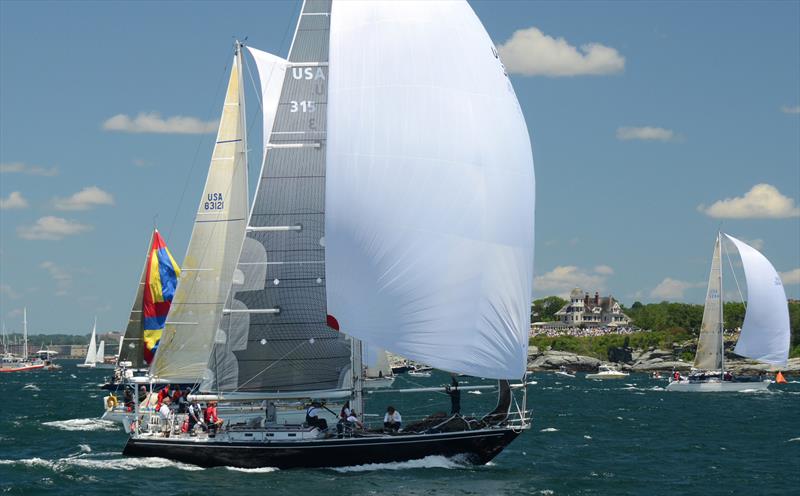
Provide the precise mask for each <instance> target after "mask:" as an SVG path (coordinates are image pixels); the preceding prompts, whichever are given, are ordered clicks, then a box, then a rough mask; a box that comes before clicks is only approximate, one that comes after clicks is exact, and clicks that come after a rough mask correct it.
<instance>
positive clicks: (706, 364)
mask: <svg viewBox="0 0 800 496" xmlns="http://www.w3.org/2000/svg"><path fill="white" fill-rule="evenodd" d="M720 248H721V246H720V239H719V237H717V241H716V242H715V243H714V256H713V257H711V272H710V274H709V275H708V291H707V292H706V303H705V306H704V307H703V323H702V324H701V325H700V337H699V338H698V340H697V354H696V355H695V357H694V368H696V369H701V370H721V369H722V321H721V320H720V317H721V316H722V309H721V307H720V304H721V296H722V288H721V283H722V279H721V277H722V274H721V272H720V271H721V270H722V265H721V260H722V258H721V251H720Z"/></svg>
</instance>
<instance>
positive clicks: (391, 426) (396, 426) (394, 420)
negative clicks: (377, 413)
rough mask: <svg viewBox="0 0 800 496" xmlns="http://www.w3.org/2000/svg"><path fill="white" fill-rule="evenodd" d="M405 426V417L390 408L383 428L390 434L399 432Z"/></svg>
mask: <svg viewBox="0 0 800 496" xmlns="http://www.w3.org/2000/svg"><path fill="white" fill-rule="evenodd" d="M402 425H403V417H401V416H400V412H398V411H397V410H395V409H394V407H393V406H390V407H389V408H387V409H386V414H384V416H383V428H384V429H385V430H387V431H390V432H397V431H399V430H400V428H401V427H402Z"/></svg>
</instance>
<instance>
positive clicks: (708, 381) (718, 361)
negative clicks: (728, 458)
mask: <svg viewBox="0 0 800 496" xmlns="http://www.w3.org/2000/svg"><path fill="white" fill-rule="evenodd" d="M723 235H724V236H725V238H727V240H729V241H730V242H731V243H733V245H734V246H735V247H736V249H737V250H738V251H739V255H740V257H741V259H742V266H743V267H744V274H745V278H746V280H747V309H746V313H745V318H744V324H743V325H742V331H741V333H740V335H739V341H738V342H737V343H736V348H735V349H734V352H735V353H736V354H737V355H741V356H745V357H748V358H752V359H753V360H756V361H759V362H762V363H768V364H772V365H777V366H783V365H786V362H787V360H788V358H789V345H790V339H791V336H790V330H789V309H788V305H787V300H786V293H785V291H784V289H783V283H782V282H781V278H780V276H779V275H778V272H777V271H776V270H775V267H773V266H772V264H771V263H770V262H769V260H767V258H766V257H764V255H762V254H761V253H759V252H758V250H756V249H755V248H753V247H752V246H749V245H748V244H746V243H744V242H742V241H740V240H738V239H736V238H734V237H733V236H730V235H728V234H723V233H718V234H717V240H716V243H715V244H714V255H713V256H712V258H711V273H710V275H709V280H708V292H707V293H706V302H705V308H704V310H703V323H702V325H701V327H700V337H699V339H698V342H697V353H696V355H695V360H694V367H693V368H692V373H691V374H690V375H689V377H688V378H682V379H680V380H672V381H671V382H670V383H669V385H667V390H668V391H691V392H736V391H744V390H759V389H761V390H763V389H767V387H768V386H769V384H770V383H769V381H768V380H767V381H765V380H746V379H743V378H734V377H733V376H732V375H731V374H730V373H729V372H728V371H726V370H725V343H724V340H723V327H724V318H723V301H724V300H723V298H722V249H723Z"/></svg>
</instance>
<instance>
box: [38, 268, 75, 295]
mask: <svg viewBox="0 0 800 496" xmlns="http://www.w3.org/2000/svg"><path fill="white" fill-rule="evenodd" d="M39 267H40V268H42V269H44V270H46V271H47V272H48V273H49V274H50V277H52V278H53V281H54V282H55V284H56V295H58V296H64V295H65V294H67V293H68V292H69V289H70V288H71V287H72V274H70V273H69V271H67V270H66V269H65V268H63V267H59V266H58V265H56V264H55V263H53V262H50V261H45V262H42V263H41V264H39Z"/></svg>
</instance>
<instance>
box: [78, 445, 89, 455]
mask: <svg viewBox="0 0 800 496" xmlns="http://www.w3.org/2000/svg"><path fill="white" fill-rule="evenodd" d="M78 448H80V449H81V453H91V452H92V447H91V446H89V445H88V444H79V445H78Z"/></svg>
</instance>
